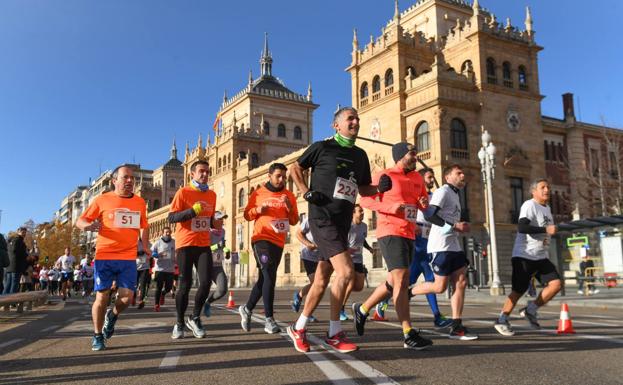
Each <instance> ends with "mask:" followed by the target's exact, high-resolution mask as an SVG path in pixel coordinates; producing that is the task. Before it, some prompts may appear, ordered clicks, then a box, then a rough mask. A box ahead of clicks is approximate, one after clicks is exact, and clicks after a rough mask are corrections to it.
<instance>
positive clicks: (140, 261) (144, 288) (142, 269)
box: [132, 243, 151, 309]
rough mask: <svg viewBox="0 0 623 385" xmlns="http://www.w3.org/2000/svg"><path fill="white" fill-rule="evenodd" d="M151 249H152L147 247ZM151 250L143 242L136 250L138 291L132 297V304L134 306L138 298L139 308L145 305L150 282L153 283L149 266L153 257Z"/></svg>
mask: <svg viewBox="0 0 623 385" xmlns="http://www.w3.org/2000/svg"><path fill="white" fill-rule="evenodd" d="M147 250H150V249H147ZM149 254H150V253H149V251H146V250H145V249H144V248H143V245H142V244H141V243H139V244H138V248H137V252H136V289H137V290H136V291H135V292H134V297H133V298H132V306H134V304H135V302H136V299H137V298H138V306H137V308H138V309H142V308H144V307H145V298H146V297H147V293H148V292H149V284H150V283H151V275H150V274H149V266H150V264H151V258H150V255H149Z"/></svg>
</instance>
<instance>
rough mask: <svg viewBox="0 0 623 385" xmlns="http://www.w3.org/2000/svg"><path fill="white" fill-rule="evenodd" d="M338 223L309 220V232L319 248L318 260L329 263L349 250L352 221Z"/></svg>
mask: <svg viewBox="0 0 623 385" xmlns="http://www.w3.org/2000/svg"><path fill="white" fill-rule="evenodd" d="M344 222H345V223H337V222H334V221H332V220H330V219H314V218H309V230H310V231H311V233H312V235H313V237H314V243H315V244H316V246H317V247H318V259H320V260H322V261H328V260H329V259H330V258H331V257H334V256H336V255H338V254H341V253H343V252H345V251H347V250H348V232H349V231H350V221H348V222H346V221H344Z"/></svg>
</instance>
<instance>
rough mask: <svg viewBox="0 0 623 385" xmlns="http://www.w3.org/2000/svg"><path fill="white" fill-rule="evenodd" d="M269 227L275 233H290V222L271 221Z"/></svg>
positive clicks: (282, 220)
mask: <svg viewBox="0 0 623 385" xmlns="http://www.w3.org/2000/svg"><path fill="white" fill-rule="evenodd" d="M270 225H271V226H272V228H273V230H275V232H276V233H287V232H288V231H290V222H289V221H288V220H287V219H273V220H272V221H270Z"/></svg>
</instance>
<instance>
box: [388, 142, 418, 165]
mask: <svg viewBox="0 0 623 385" xmlns="http://www.w3.org/2000/svg"><path fill="white" fill-rule="evenodd" d="M414 148H415V147H414V146H413V145H412V144H410V143H407V142H400V143H396V144H394V145H393V146H392V157H393V158H394V162H398V161H399V160H400V159H402V158H403V157H404V156H405V155H407V153H408V152H409V151H412V150H414Z"/></svg>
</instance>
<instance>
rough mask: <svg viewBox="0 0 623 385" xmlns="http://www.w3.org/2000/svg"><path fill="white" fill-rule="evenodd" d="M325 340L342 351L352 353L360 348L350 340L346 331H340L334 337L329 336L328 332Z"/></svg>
mask: <svg viewBox="0 0 623 385" xmlns="http://www.w3.org/2000/svg"><path fill="white" fill-rule="evenodd" d="M324 342H326V343H327V345H329V346H331V347H332V348H333V349H335V350H337V351H338V352H340V353H350V352H354V351H355V350H357V349H359V348H358V347H357V345H355V344H354V343H352V342H350V341H349V340H348V338H346V333H344V332H339V333H337V334H336V335H334V336H333V337H329V335H328V334H327V338H325V340H324Z"/></svg>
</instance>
